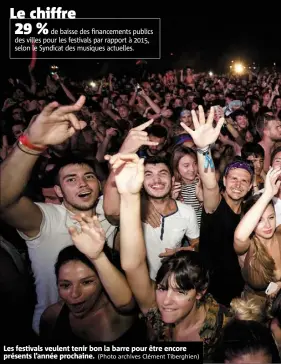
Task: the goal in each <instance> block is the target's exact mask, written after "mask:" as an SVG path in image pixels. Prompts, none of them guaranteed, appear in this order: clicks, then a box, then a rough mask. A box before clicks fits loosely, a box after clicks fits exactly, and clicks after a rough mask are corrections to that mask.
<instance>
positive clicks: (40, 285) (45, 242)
mask: <svg viewBox="0 0 281 364" xmlns="http://www.w3.org/2000/svg"><path fill="white" fill-rule="evenodd" d="M36 205H38V206H39V207H40V209H41V211H42V214H43V219H42V223H41V226H40V232H39V234H38V235H37V236H36V237H35V238H29V237H28V236H26V235H25V234H23V233H22V232H19V231H18V233H19V235H20V236H21V237H22V238H23V239H25V241H26V244H27V247H28V253H29V257H30V260H31V266H32V271H33V274H34V278H35V286H36V293H37V301H38V302H37V304H36V306H35V311H34V316H33V329H34V331H35V332H37V333H39V323H40V317H41V315H42V313H43V311H44V310H45V309H46V308H47V307H48V306H49V305H51V304H53V303H56V302H57V301H58V298H59V296H58V289H57V283H56V277H55V269H54V265H55V263H56V261H57V257H58V254H59V252H60V251H61V250H62V249H64V248H65V247H67V246H69V245H73V242H72V239H71V236H70V234H69V232H68V228H69V227H70V226H75V225H76V226H78V227H79V226H80V225H79V223H78V222H76V221H74V220H72V219H71V218H70V215H73V214H72V213H71V212H70V211H69V210H67V209H66V208H65V206H64V205H63V204H62V205H55V204H46V203H36ZM102 206H103V197H101V198H100V199H99V202H98V205H97V208H96V214H97V216H98V219H99V221H100V223H101V226H102V228H103V229H104V231H105V233H106V238H107V241H108V245H109V246H110V245H113V239H114V234H115V229H116V227H115V226H113V225H111V224H110V223H109V222H108V221H107V220H106V218H105V216H104V212H103V207H102Z"/></svg>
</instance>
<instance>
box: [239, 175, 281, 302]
mask: <svg viewBox="0 0 281 364" xmlns="http://www.w3.org/2000/svg"><path fill="white" fill-rule="evenodd" d="M280 175H281V169H280V168H277V169H275V170H274V169H270V170H269V172H268V174H267V176H266V181H265V188H264V192H263V193H262V194H260V195H254V196H252V197H251V198H250V199H249V200H247V201H246V202H245V204H244V206H243V213H242V219H241V221H240V223H239V225H238V226H237V228H236V231H235V234H234V249H235V251H236V253H237V255H238V257H239V263H240V267H241V270H242V274H243V277H244V280H245V282H246V287H245V291H244V295H247V293H249V292H250V293H254V294H255V295H257V296H259V297H261V299H264V300H265V299H266V292H265V291H266V288H267V286H268V285H269V284H270V282H276V283H277V286H278V287H277V288H278V290H279V289H280V288H281V250H280V240H281V227H280V226H279V227H277V228H276V215H275V211H274V207H273V203H272V198H273V197H274V196H275V195H276V193H277V192H278V190H279V187H280V181H278V178H279V176H280ZM276 293H277V292H273V294H276Z"/></svg>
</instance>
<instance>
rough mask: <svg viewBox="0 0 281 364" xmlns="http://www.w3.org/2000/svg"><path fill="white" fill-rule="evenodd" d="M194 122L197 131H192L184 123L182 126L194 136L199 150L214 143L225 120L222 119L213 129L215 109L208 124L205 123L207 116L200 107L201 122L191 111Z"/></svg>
mask: <svg viewBox="0 0 281 364" xmlns="http://www.w3.org/2000/svg"><path fill="white" fill-rule="evenodd" d="M191 114H192V120H193V125H194V128H195V130H192V129H190V128H189V127H188V126H186V125H185V124H184V123H181V126H182V127H183V129H184V130H186V131H187V132H188V134H190V135H191V136H192V139H193V141H194V143H195V144H196V146H197V147H198V148H205V147H207V146H209V145H210V144H212V143H214V142H215V141H216V140H217V139H218V136H219V134H220V130H221V128H222V126H223V123H224V118H220V119H219V121H218V123H217V125H216V127H215V128H214V127H213V120H214V108H213V107H211V110H210V114H209V116H208V119H207V122H206V121H205V114H204V110H203V107H202V106H201V105H200V106H199V120H198V118H197V115H196V112H195V111H194V110H192V111H191Z"/></svg>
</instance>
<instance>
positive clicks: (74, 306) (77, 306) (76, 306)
mask: <svg viewBox="0 0 281 364" xmlns="http://www.w3.org/2000/svg"><path fill="white" fill-rule="evenodd" d="M70 306H71V309H72V311H74V312H82V311H83V309H84V306H85V301H83V302H80V303H75V304H72V305H70Z"/></svg>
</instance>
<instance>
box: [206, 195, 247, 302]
mask: <svg viewBox="0 0 281 364" xmlns="http://www.w3.org/2000/svg"><path fill="white" fill-rule="evenodd" d="M239 221H240V214H236V213H234V212H233V210H232V209H231V208H230V207H229V206H228V204H227V203H226V201H225V199H224V197H223V196H222V199H221V202H220V204H219V206H218V208H217V209H216V211H215V212H214V213H212V214H207V213H206V211H205V210H204V209H203V212H202V218H201V229H200V244H199V253H200V256H201V259H202V261H203V263H204V265H205V266H206V267H207V268H208V269H209V271H210V286H209V291H210V293H211V294H212V295H213V296H214V298H215V299H216V300H217V302H219V303H221V304H225V305H229V303H230V301H231V300H232V299H233V298H234V297H237V296H240V295H241V292H242V290H243V287H244V280H243V278H242V274H241V269H240V266H239V263H238V257H237V254H236V253H235V250H234V247H233V241H234V232H235V229H236V227H237V225H238V223H239Z"/></svg>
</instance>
